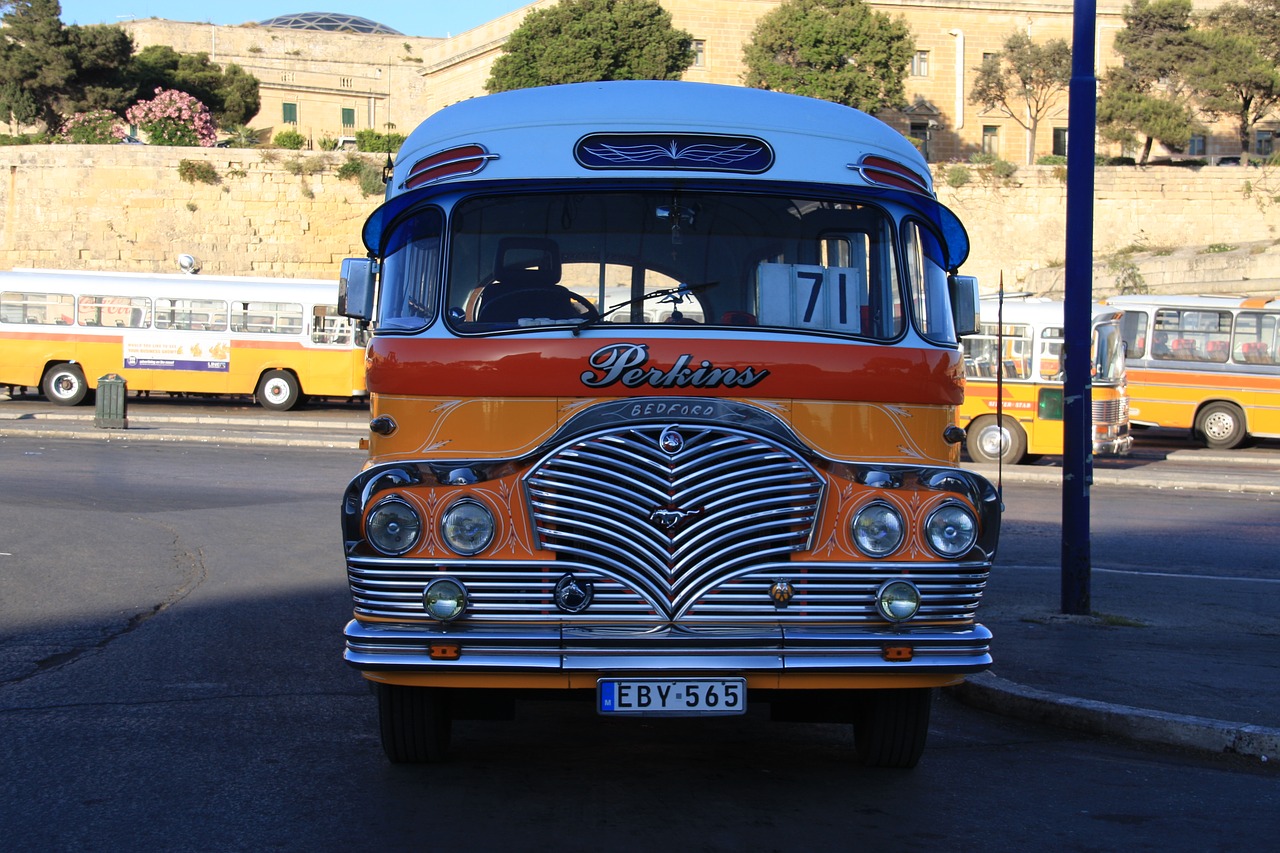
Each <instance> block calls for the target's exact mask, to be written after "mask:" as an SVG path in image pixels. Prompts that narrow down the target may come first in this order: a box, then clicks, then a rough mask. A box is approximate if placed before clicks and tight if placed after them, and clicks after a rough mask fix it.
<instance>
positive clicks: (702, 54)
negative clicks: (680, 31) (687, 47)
mask: <svg viewBox="0 0 1280 853" xmlns="http://www.w3.org/2000/svg"><path fill="white" fill-rule="evenodd" d="M693 67H694V68H706V67H707V43H706V42H705V41H704V40H702V39H694V40H693Z"/></svg>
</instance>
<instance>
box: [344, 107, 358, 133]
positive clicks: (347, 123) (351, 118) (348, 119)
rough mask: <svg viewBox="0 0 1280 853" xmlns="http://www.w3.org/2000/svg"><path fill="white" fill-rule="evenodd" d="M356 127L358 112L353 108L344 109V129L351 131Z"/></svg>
mask: <svg viewBox="0 0 1280 853" xmlns="http://www.w3.org/2000/svg"><path fill="white" fill-rule="evenodd" d="M355 126H356V111H355V109H354V108H351V107H343V108H342V129H343V130H349V129H351V128H353V127H355Z"/></svg>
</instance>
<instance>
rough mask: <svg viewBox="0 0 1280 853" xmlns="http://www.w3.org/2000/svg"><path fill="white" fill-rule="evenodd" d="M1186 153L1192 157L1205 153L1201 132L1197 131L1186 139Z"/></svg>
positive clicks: (1201, 155)
mask: <svg viewBox="0 0 1280 853" xmlns="http://www.w3.org/2000/svg"><path fill="white" fill-rule="evenodd" d="M1187 153H1188V154H1189V155H1191V156H1192V157H1203V156H1204V155H1205V138H1204V134H1203V133H1197V134H1196V135H1194V136H1192V137H1191V138H1190V139H1189V140H1187Z"/></svg>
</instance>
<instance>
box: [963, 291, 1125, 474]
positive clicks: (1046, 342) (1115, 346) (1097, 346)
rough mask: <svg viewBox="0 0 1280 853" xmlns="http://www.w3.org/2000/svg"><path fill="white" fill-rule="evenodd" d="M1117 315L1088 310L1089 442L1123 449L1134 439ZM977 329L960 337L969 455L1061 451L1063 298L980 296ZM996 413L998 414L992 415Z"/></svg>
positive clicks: (1015, 458)
mask: <svg viewBox="0 0 1280 853" xmlns="http://www.w3.org/2000/svg"><path fill="white" fill-rule="evenodd" d="M1121 316H1122V313H1121V312H1120V311H1118V310H1116V309H1114V308H1102V309H1099V310H1095V311H1094V313H1093V319H1092V323H1093V335H1092V344H1091V346H1092V352H1091V356H1092V367H1091V373H1092V377H1091V379H1090V382H1091V384H1092V386H1093V389H1092V415H1093V418H1092V421H1093V422H1092V430H1093V432H1092V440H1091V444H1092V448H1093V453H1095V454H1098V455H1106V456H1112V455H1121V456H1122V455H1124V454H1126V453H1128V452H1129V448H1130V447H1131V446H1132V444H1133V437H1132V436H1131V435H1130V434H1129V403H1128V399H1127V397H1126V392H1125V361H1124V347H1123V345H1122V341H1121V337H1120V318H1121ZM981 318H982V325H981V327H980V328H979V330H978V334H976V335H969V336H967V337H966V338H965V339H964V341H963V348H964V355H965V358H964V370H965V396H964V404H963V405H961V407H960V425H961V426H962V427H964V429H965V432H966V434H967V436H968V438H967V442H966V445H965V446H966V449H967V450H968V452H969V458H970V459H972V460H973V461H974V462H975V463H978V464H984V463H986V464H989V463H995V462H998V461H1002V462H1004V463H1006V464H1011V465H1016V464H1018V463H1020V462H1024V461H1028V460H1030V459H1034V458H1035V457H1037V456H1040V455H1044V454H1052V455H1057V454H1061V453H1062V429H1063V419H1062V416H1063V405H1062V390H1063V368H1062V346H1063V329H1064V310H1063V303H1062V302H1060V301H1056V300H1050V299H1040V298H1035V297H1027V296H1006V297H1005V298H1004V300H1003V302H1001V300H998V299H992V298H983V300H982V312H981ZM997 418H999V420H997Z"/></svg>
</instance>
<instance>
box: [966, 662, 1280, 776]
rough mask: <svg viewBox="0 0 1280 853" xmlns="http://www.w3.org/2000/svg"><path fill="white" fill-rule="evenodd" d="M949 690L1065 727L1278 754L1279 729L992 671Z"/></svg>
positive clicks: (1266, 757)
mask: <svg viewBox="0 0 1280 853" xmlns="http://www.w3.org/2000/svg"><path fill="white" fill-rule="evenodd" d="M947 691H948V693H950V694H951V695H952V696H954V697H955V698H956V699H958V700H960V701H961V702H963V703H964V704H966V705H969V706H971V707H974V708H978V709H979V710H983V711H990V712H993V713H997V714H1003V715H1005V716H1008V717H1017V718H1020V719H1024V720H1031V721H1032V722H1039V723H1048V724H1050V725H1053V726H1058V727H1060V728H1065V729H1074V730H1076V731H1083V732H1090V733H1092V734H1100V735H1112V736H1115V737H1121V738H1127V739H1129V740H1132V741H1137V742H1139V743H1145V744H1153V745H1157V746H1173V747H1181V748H1183V749H1191V750H1195V751H1197V752H1204V753H1211V754H1213V755H1238V756H1243V757H1246V758H1252V759H1256V760H1257V761H1259V762H1266V761H1270V760H1271V759H1272V758H1273V757H1275V756H1280V729H1273V728H1269V727H1267V726H1255V725H1250V724H1248V723H1233V722H1226V721H1222V720H1213V719H1209V718H1207V717H1192V716H1187V715H1182V714H1170V713H1165V712H1163V711H1151V710H1147V709H1145V708H1134V707H1132V706H1129V705H1113V704H1111V703H1109V702H1097V701H1094V700H1092V699H1078V698H1076V697H1073V696H1063V695H1060V694H1057V693H1050V692H1048V691H1045V690H1037V689H1036V688H1034V687H1026V686H1024V685H1021V684H1017V683H1015V682H1012V681H1007V680H1005V679H1003V678H1001V677H999V676H998V675H995V674H994V673H991V672H983V673H979V674H978V675H975V676H972V677H970V678H968V679H967V680H966V681H965V682H964V683H963V684H958V685H956V686H954V687H949V688H947Z"/></svg>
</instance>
